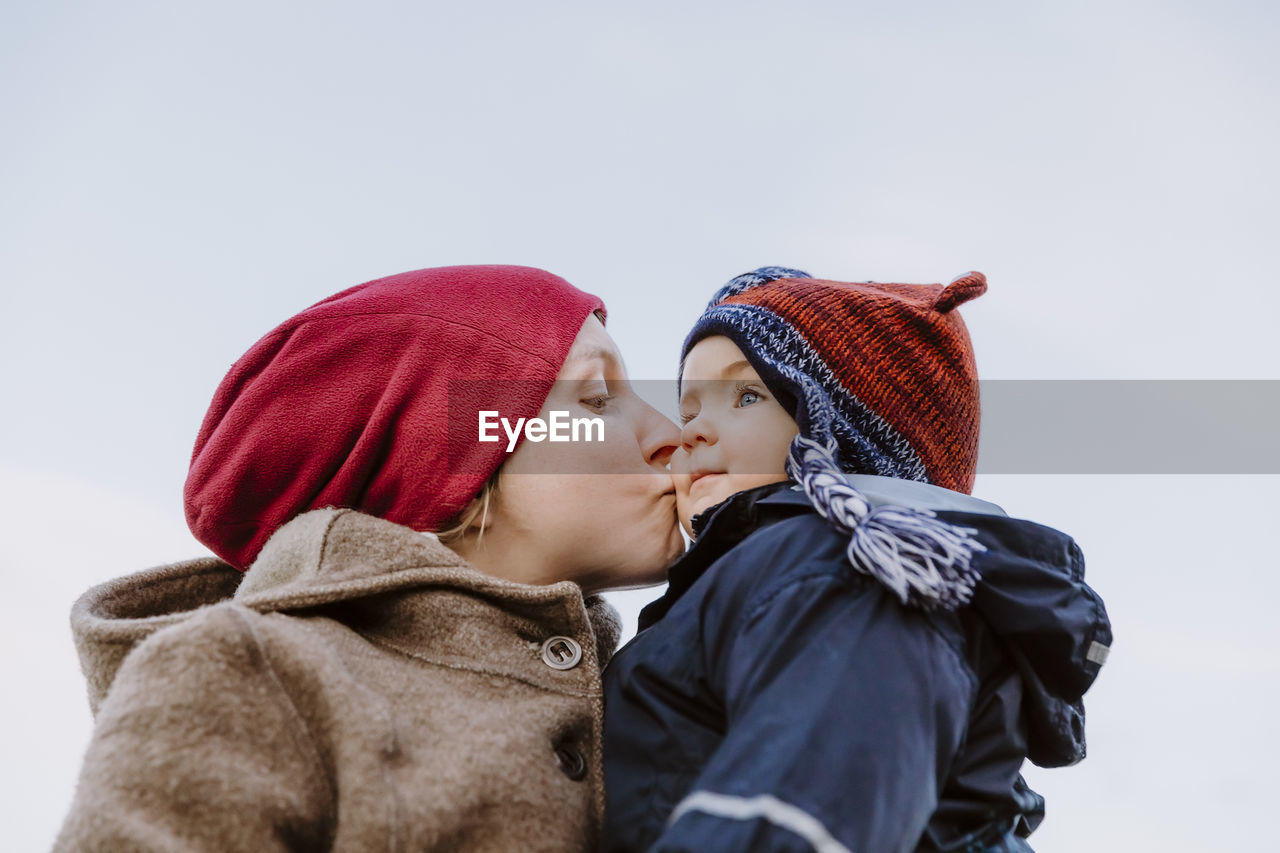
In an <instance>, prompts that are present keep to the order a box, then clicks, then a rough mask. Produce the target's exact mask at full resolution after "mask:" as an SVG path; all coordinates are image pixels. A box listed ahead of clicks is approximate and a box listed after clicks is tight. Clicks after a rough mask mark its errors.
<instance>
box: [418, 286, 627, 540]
mask: <svg viewBox="0 0 1280 853" xmlns="http://www.w3.org/2000/svg"><path fill="white" fill-rule="evenodd" d="M591 314H592V315H593V316H594V317H595V318H596V319H597V320H599V321H600V323H601V324H602V325H603V324H604V321H605V312H604V310H603V309H600V308H596V309H595V310H594V311H592V312H591ZM501 473H502V466H501V465H499V466H498V470H497V471H494V472H493V473H492V474H490V475H489V479H487V480H485V481H484V485H483V486H481V487H480V491H479V492H477V493H476V496H475V497H474V498H472V499H471V501H470V502H469V503H468V504H467V505H466V506H464V507H463V508H462V509H461V510H459V511H458V513H457V514H456V515H454V516H453V517H452V518H448V519H446V520H445V521H443V522H442V523H441V526H440V529H439V530H437V531H435V534H436V538H437V539H439V540H440V541H441V542H442V543H444V544H445V545H450V544H452V543H454V542H457V541H458V540H459V539H461V538H462V537H463V536H465V535H466V534H467V531H468V530H470V529H471V528H472V527H476V528H478V529H479V534H478V536H477V538H476V542H480V541H482V540H483V539H484V530H485V525H487V524H488V522H489V503H490V502H491V501H492V500H493V499H494V497H495V496H496V495H497V494H498V475H499V474H501ZM477 519H478V520H479V521H478V522H477Z"/></svg>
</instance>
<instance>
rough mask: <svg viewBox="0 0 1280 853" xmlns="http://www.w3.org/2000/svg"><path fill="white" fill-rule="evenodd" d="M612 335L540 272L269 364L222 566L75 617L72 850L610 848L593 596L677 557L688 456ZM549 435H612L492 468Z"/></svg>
mask: <svg viewBox="0 0 1280 853" xmlns="http://www.w3.org/2000/svg"><path fill="white" fill-rule="evenodd" d="M603 319H604V310H603V306H602V304H601V303H600V301H599V300H598V299H597V298H595V297H594V296H590V295H588V294H586V293H583V292H581V291H579V290H577V289H575V288H573V287H572V286H571V285H569V284H568V283H567V282H565V281H563V280H562V279H560V278H558V277H556V276H553V275H551V274H549V273H546V272H543V271H541V270H534V269H529V268H524V267H498V266H489V267H452V268H441V269H428V270H420V271H417V272H412V273H405V274H403V275H399V276H392V277H390V278H386V279H381V280H378V281H373V282H369V283H366V284H363V285H359V286H357V287H354V288H351V289H350V290H347V291H343V292H342V293H339V294H337V295H335V296H333V297H331V298H329V299H327V300H324V301H323V302H320V303H318V304H317V305H314V306H312V307H311V308H309V309H307V310H306V311H304V312H302V313H301V314H299V315H297V316H296V317H294V318H292V319H290V320H288V321H286V322H285V323H284V324H282V325H281V326H280V327H278V328H277V329H275V330H274V331H273V332H271V333H270V334H269V335H267V336H266V337H265V338H263V339H262V340H261V341H259V342H258V343H257V344H256V345H255V346H254V347H253V348H252V349H250V351H249V352H248V353H247V354H246V355H245V356H244V357H243V358H241V359H240V361H239V362H237V363H236V364H235V365H234V366H233V367H232V369H231V371H230V372H229V373H228V375H227V377H226V378H225V379H224V381H223V383H222V385H221V386H220V387H219V389H218V391H217V394H216V395H215V397H214V401H213V404H212V406H211V408H210V411H209V413H208V415H207V416H206V418H205V421H204V423H203V425H202V427H201V430H200V434H199V437H198V439H197V442H196V448H195V452H194V454H193V457H192V464H191V470H190V475H189V478H188V481H187V485H186V507H187V518H188V521H189V523H190V525H191V528H192V530H193V532H194V533H195V534H196V535H197V537H198V538H200V539H201V540H202V541H203V542H204V543H205V544H207V545H208V546H209V547H210V548H211V549H212V550H213V551H214V552H215V553H216V554H218V555H219V557H221V560H214V559H202V560H194V561H191V562H186V563H180V564H177V565H172V566H166V567H163V568H159V569H154V570H151V571H148V572H143V573H141V574H138V575H134V576H131V577H127V578H124V579H121V580H117V581H113V582H111V583H107V584H104V585H103V586H100V587H97V588H95V589H92V590H90V591H89V592H88V593H86V594H85V595H84V596H83V597H82V598H81V599H80V600H79V601H78V602H77V603H76V606H75V609H74V611H73V616H72V621H73V628H74V631H75V633H76V641H77V646H78V649H79V652H80V655H81V660H82V665H83V668H84V670H85V672H86V673H87V675H88V680H89V688H90V690H89V692H90V703H91V706H92V707H93V708H94V710H95V714H96V727H95V731H94V736H93V740H92V743H91V744H90V747H89V750H88V753H87V755H86V758H85V763H84V768H83V771H82V775H81V779H80V783H79V787H78V789H77V793H76V797H75V800H74V802H73V804H72V808H71V812H70V815H69V816H68V818H67V820H66V823H65V825H64V827H63V830H62V833H61V835H60V837H59V839H58V843H57V848H58V849H77V850H80V849H104V850H106V849H112V850H115V849H147V850H169V849H173V850H178V849H181V850H206V849H207V850H220V851H222V850H255V851H261V850H272V849H276V850H322V849H330V848H334V849H341V850H365V849H368V850H445V849H448V850H463V849H465V850H522V851H533V850H548V851H551V850H554V851H565V850H582V849H589V848H590V847H592V846H593V845H594V843H595V840H596V835H597V832H598V827H599V824H600V820H601V811H602V807H603V799H604V794H603V786H602V781H601V757H600V746H599V744H600V736H601V735H600V727H601V719H602V717H601V713H602V711H601V699H600V690H601V688H600V669H601V667H602V666H603V664H604V663H605V661H606V660H607V658H608V656H609V654H610V652H611V651H612V650H613V648H614V646H615V644H616V641H617V634H618V626H617V620H616V615H615V614H614V613H613V612H612V611H611V609H610V608H609V607H608V605H606V604H604V603H603V602H602V601H601V600H600V599H599V598H596V597H592V593H595V592H597V591H599V590H602V589H605V588H608V587H617V586H631V585H637V584H642V583H647V582H653V581H656V580H659V579H661V577H662V575H663V569H664V568H665V566H666V565H667V563H668V562H670V561H671V560H672V559H674V558H675V557H676V556H677V555H678V554H679V553H680V551H681V550H682V545H681V539H680V535H679V531H678V527H677V525H676V521H675V514H674V497H673V489H672V483H671V479H670V476H669V474H668V472H667V471H666V467H665V466H666V462H667V460H668V458H669V457H670V454H671V453H672V452H673V450H674V448H675V445H676V443H677V438H678V433H677V431H676V428H675V427H674V425H673V424H671V423H670V422H668V421H667V420H666V419H665V418H663V417H662V416H661V415H660V414H659V413H658V412H656V411H655V410H653V409H652V408H651V407H649V406H648V405H646V404H644V403H643V402H642V401H641V400H640V399H639V398H638V397H636V396H635V394H633V393H632V391H631V389H630V387H629V385H628V384H627V380H626V374H625V370H624V368H623V365H622V361H621V357H620V356H619V354H618V351H617V347H616V346H615V345H614V344H613V342H612V341H611V340H610V338H609V336H608V334H607V333H606V332H605V330H604V326H603V323H602V321H603ZM556 380H559V381H556ZM554 412H568V413H570V414H571V415H572V416H573V417H574V418H599V420H600V421H601V422H602V425H603V429H602V430H595V431H594V432H588V435H589V436H590V437H591V439H592V440H590V441H586V440H579V441H576V442H568V443H566V442H549V441H538V440H536V434H535V433H533V432H525V433H517V434H516V435H515V436H514V437H513V438H511V439H508V437H507V436H505V435H503V436H501V437H500V438H501V440H500V441H489V440H481V437H482V436H481V434H480V429H479V424H480V421H481V419H482V418H483V417H484V415H482V414H481V413H497V416H498V417H499V418H501V419H503V420H504V421H505V422H506V423H507V424H508V425H509V424H516V423H520V422H521V419H524V421H523V423H528V422H529V421H528V419H530V418H533V417H535V416H537V417H539V418H541V419H542V420H543V421H548V420H551V419H552V415H553V413H554ZM600 432H603V435H599V436H598V439H599V440H596V439H597V435H598V433H600ZM523 435H530V436H534V437H535V440H533V441H529V440H524V441H520V438H521V436H523ZM512 444H515V445H517V446H516V447H515V449H514V452H510V453H509V452H508V447H509V446H510V445H512ZM499 468H501V473H500V474H497V473H496V472H498V471H499ZM581 473H593V474H595V476H591V477H582V476H580V474H581ZM419 531H436V532H437V533H438V537H429V536H424V535H422V533H421V532H419ZM237 570H247V571H245V573H244V575H243V578H242V576H241V574H240V572H239V571H237ZM584 596H587V597H586V598H584Z"/></svg>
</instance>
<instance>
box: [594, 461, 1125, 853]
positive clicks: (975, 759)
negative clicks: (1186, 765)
mask: <svg viewBox="0 0 1280 853" xmlns="http://www.w3.org/2000/svg"><path fill="white" fill-rule="evenodd" d="M852 480H853V482H854V484H855V486H857V487H858V488H859V489H860V490H861V491H862V492H863V493H864V494H865V495H867V496H868V498H869V499H870V500H871V502H872V503H873V504H879V503H893V504H897V505H908V506H915V507H917V508H930V509H934V510H935V511H937V514H938V516H939V517H940V518H943V519H946V520H948V521H951V522H953V523H955V524H958V525H961V526H965V527H972V528H976V529H977V531H978V533H977V537H978V538H979V540H980V541H981V542H982V543H983V544H984V545H985V546H986V547H987V551H986V552H983V553H979V554H977V555H976V557H975V559H976V560H977V566H978V568H979V570H980V571H981V573H982V580H981V581H980V582H979V584H978V587H977V588H976V589H975V591H974V596H973V600H972V601H971V603H970V604H969V605H968V606H966V607H963V608H961V609H960V610H958V611H949V612H948V611H936V612H925V611H922V610H919V609H916V608H914V607H904V606H903V605H902V604H901V603H900V602H899V601H898V599H897V598H896V597H895V596H894V595H893V593H892V592H890V591H888V590H887V589H885V588H884V587H882V586H880V585H879V584H878V583H877V582H876V581H874V580H872V579H871V578H869V577H867V576H865V575H862V574H859V573H857V572H856V571H855V570H854V569H853V568H852V566H851V565H850V564H849V561H848V559H847V557H846V556H845V553H844V551H845V546H846V544H847V538H846V537H843V536H841V535H839V534H837V533H836V532H835V531H834V530H833V529H832V528H831V527H830V526H828V524H827V522H826V521H825V520H823V519H822V518H821V517H820V516H819V515H818V514H817V513H816V512H815V511H814V510H813V508H812V506H811V505H810V504H809V501H808V499H807V498H806V497H805V495H804V493H803V492H800V491H798V490H797V489H796V488H795V487H792V486H791V485H790V484H787V483H783V484H774V485H771V486H764V487H761V488H758V489H752V490H750V491H746V492H741V493H739V494H737V495H735V496H734V497H732V498H730V499H728V500H727V501H725V502H723V503H722V504H720V505H719V506H718V507H716V508H715V509H714V510H712V511H710V512H708V513H704V514H703V515H701V516H700V517H698V518H697V519H696V520H695V532H696V533H697V541H696V543H695V544H694V546H693V547H692V548H691V549H690V550H689V552H688V553H686V554H685V555H684V557H682V558H681V559H680V561H678V562H677V563H676V564H675V565H674V566H673V567H672V569H671V571H670V586H669V588H668V590H667V593H666V595H665V596H664V597H663V598H661V599H659V600H658V601H655V602H653V603H652V604H650V605H649V606H648V607H647V608H645V610H644V611H643V612H642V613H641V617H640V628H641V631H640V633H639V634H637V635H636V637H635V638H634V639H633V640H632V641H631V642H630V643H629V644H627V645H626V646H624V647H623V648H622V649H621V650H620V651H619V652H618V653H617V654H615V655H614V657H613V659H612V661H611V662H610V663H609V666H608V668H607V669H606V671H605V683H604V688H605V729H604V769H605V786H606V791H607V796H608V806H607V809H606V812H605V826H604V833H603V838H602V847H601V849H602V850H604V851H608V853H614V851H630V850H661V851H700V853H706V851H720V850H724V851H750V850H761V851H824V853H825V851H858V853H890V851H910V850H948V851H951V850H965V851H978V850H997V851H999V850H1018V851H1024V850H1030V849H1031V848H1030V847H1029V846H1027V844H1026V842H1025V841H1023V840H1022V839H1023V838H1024V837H1025V836H1026V835H1028V834H1029V833H1030V832H1031V830H1032V829H1034V828H1035V826H1036V825H1037V824H1038V823H1039V822H1040V819H1041V817H1042V816H1043V813H1044V801H1043V799H1041V797H1040V796H1039V795H1038V794H1036V793H1035V792H1034V791H1032V790H1031V789H1030V788H1028V787H1027V785H1026V784H1025V783H1024V781H1023V779H1022V777H1021V775H1020V772H1019V771H1020V768H1021V766H1022V762H1023V759H1024V758H1030V759H1031V760H1032V761H1033V762H1035V763H1036V764H1038V765H1041V766H1045V767H1054V766H1061V765H1066V764H1072V763H1074V762H1076V761H1079V760H1080V759H1081V758H1083V757H1084V753H1085V740H1084V707H1083V704H1082V701H1081V697H1082V696H1083V694H1084V692H1085V690H1086V689H1087V688H1088V687H1089V685H1090V684H1092V682H1093V680H1094V678H1095V676H1096V675H1097V673H1098V670H1099V668H1100V666H1101V663H1102V661H1103V660H1104V659H1105V657H1106V652H1107V649H1108V647H1109V646H1110V644H1111V629H1110V623H1109V622H1108V620H1107V615H1106V610H1105V609H1104V607H1103V604H1102V601H1101V599H1100V598H1099V597H1098V596H1097V594H1096V593H1094V591H1093V590H1092V589H1090V588H1089V587H1088V586H1087V585H1085V583H1084V580H1083V575H1084V563H1083V559H1082V557H1081V554H1080V550H1079V548H1078V547H1077V546H1076V544H1075V542H1073V541H1072V540H1071V538H1070V537H1068V536H1066V535H1064V534H1062V533H1060V532H1058V531H1056V530H1053V529H1051V528H1048V527H1044V526H1042V525H1038V524H1034V523H1032V522H1028V521H1021V520H1016V519H1010V518H1007V517H1005V515H1004V513H1003V512H1002V511H1001V510H1000V509H999V508H998V507H995V506H994V505H993V504H988V503H986V502H984V501H979V500H976V499H974V498H970V497H968V496H966V495H960V494H958V493H956V492H949V491H946V490H944V489H939V488H936V487H934V486H929V485H927V484H921V483H910V482H906V481H901V480H889V479H886V478H882V477H865V476H855V477H853V478H852Z"/></svg>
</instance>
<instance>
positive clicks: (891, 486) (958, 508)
mask: <svg viewBox="0 0 1280 853" xmlns="http://www.w3.org/2000/svg"><path fill="white" fill-rule="evenodd" d="M847 476H848V477H849V480H850V482H851V483H852V484H853V485H854V487H855V488H856V489H858V491H860V492H861V493H862V494H863V495H864V496H866V498H867V499H868V501H869V502H870V503H871V504H872V505H873V506H879V505H886V504H892V505H896V506H905V507H909V508H912V509H919V510H929V511H932V512H935V513H936V514H937V516H938V517H939V518H941V519H943V520H945V521H949V522H951V523H953V524H955V525H957V526H960V527H969V528H973V529H974V530H975V531H976V533H975V535H976V537H977V539H978V540H979V541H980V542H981V543H982V544H983V545H984V546H986V551H985V552H980V553H978V554H976V555H975V558H974V564H975V567H976V568H977V570H978V572H979V573H980V579H979V581H978V583H977V585H976V587H975V588H974V592H973V598H972V600H971V601H970V603H969V605H968V606H967V608H966V609H967V610H968V611H969V612H971V613H975V614H977V616H978V617H979V618H980V619H981V620H982V621H983V622H984V623H985V624H986V625H987V626H988V627H989V628H990V630H991V631H992V632H993V633H994V634H995V635H996V636H997V637H999V638H1000V639H1001V640H1002V641H1003V644H1004V646H1005V648H1006V650H1007V651H1008V653H1009V654H1010V656H1011V658H1012V659H1013V661H1014V663H1015V665H1016V666H1017V667H1018V670H1019V673H1020V674H1021V676H1022V681H1023V685H1024V698H1023V714H1024V716H1025V717H1026V719H1027V721H1028V733H1027V740H1028V757H1029V758H1030V759H1031V760H1032V761H1033V762H1034V763H1035V764H1037V765H1039V766H1041V767H1060V766H1064V765H1068V764H1074V763H1075V762H1077V761H1079V760H1081V759H1082V758H1084V756H1085V732H1084V702H1083V697H1084V694H1085V691H1087V690H1088V689H1089V687H1090V686H1091V685H1092V684H1093V681H1094V679H1095V678H1097V676H1098V672H1099V670H1100V669H1101V668H1102V664H1103V663H1104V662H1105V661H1106V659H1107V654H1108V651H1109V649H1110V646H1111V640H1112V635H1111V623H1110V620H1109V619H1108V617H1107V612H1106V607H1105V606H1104V604H1103V602H1102V599H1101V598H1100V597H1099V596H1098V594H1097V593H1096V592H1094V590H1093V589H1092V588H1090V587H1089V585H1088V584H1086V583H1085V581H1084V557H1083V555H1082V554H1081V552H1080V548H1079V546H1078V545H1076V543H1075V541H1074V540H1073V539H1072V538H1071V537H1070V536H1068V535H1066V534H1065V533H1062V532H1061V531H1058V530H1054V529H1053V528H1051V527H1046V526H1044V525H1042V524H1037V523H1035V522H1032V521H1026V520H1023V519H1016V518H1009V517H1008V516H1007V515H1006V514H1005V512H1004V510H1003V509H1001V508H1000V507H999V506H997V505H995V504H993V503H989V502H987V501H983V500H979V499H977V498H974V497H970V496H969V495H964V494H961V493H959V492H954V491H950V490H947V489H943V488H940V487H938V486H933V485H930V484H928V483H919V482H913V481H908V480H898V479H894V478H889V477H877V476H872V475H864V474H854V475H847ZM788 485H790V487H789V488H788ZM812 511H813V508H812V504H810V503H809V499H808V497H807V496H806V495H805V494H804V492H803V491H801V490H800V489H799V487H798V486H795V485H794V484H785V483H784V484H773V485H771V486H763V487H760V488H758V489H753V490H750V491H747V492H741V493H739V494H738V495H736V496H734V497H733V498H730V499H729V500H727V501H725V502H724V503H722V504H720V505H719V506H717V507H715V508H713V509H711V510H708V511H707V512H705V513H704V514H703V515H702V516H700V517H699V518H698V519H697V522H696V523H695V529H696V530H698V531H699V532H698V536H699V541H702V540H703V539H704V538H712V539H720V538H725V539H726V541H725V542H724V544H722V545H721V546H718V547H717V546H712V548H710V549H709V550H710V551H711V552H712V553H723V552H724V550H727V548H728V547H732V546H733V545H734V544H737V541H740V540H741V538H745V536H746V535H747V534H748V533H750V532H751V531H752V530H755V529H757V528H759V527H760V526H762V525H764V524H768V523H770V522H773V521H780V520H782V519H784V518H788V517H792V516H795V515H799V514H802V513H807V512H812ZM717 522H722V523H717ZM725 522H727V523H725ZM735 529H736V530H735ZM690 553H691V554H692V553H693V552H692V551H691V552H690ZM703 559H704V560H705V559H706V558H703ZM699 562H702V561H699ZM678 565H679V564H677V566H678ZM675 570H676V569H675V567H673V577H672V584H673V586H674V585H676V584H677V583H679V584H680V585H681V586H683V588H687V587H688V585H689V584H691V583H692V579H689V578H681V579H679V580H677V578H676V577H675V576H674V573H675ZM851 570H852V569H851ZM680 591H682V590H680ZM680 591H678V592H677V595H678V594H679V592H680ZM664 602H666V603H665V606H662V607H654V609H652V610H648V609H646V612H645V613H643V614H642V615H641V627H642V628H643V627H646V626H647V625H648V624H652V622H653V621H656V619H657V618H660V617H661V615H662V614H663V613H665V610H666V608H667V607H669V606H670V603H669V600H668V599H664V600H663V601H660V602H656V603H655V604H660V605H661V604H663V603H664Z"/></svg>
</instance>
